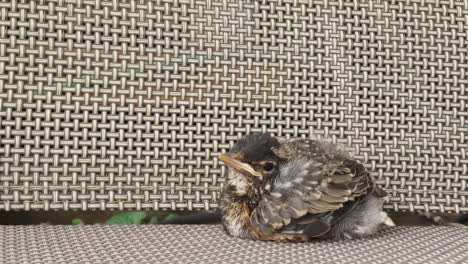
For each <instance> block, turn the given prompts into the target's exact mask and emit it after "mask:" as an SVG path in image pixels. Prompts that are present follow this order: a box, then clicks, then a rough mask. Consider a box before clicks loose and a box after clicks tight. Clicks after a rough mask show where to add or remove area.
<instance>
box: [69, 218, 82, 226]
mask: <svg viewBox="0 0 468 264" xmlns="http://www.w3.org/2000/svg"><path fill="white" fill-rule="evenodd" d="M84 224H85V222H84V221H83V220H81V219H80V218H75V219H73V220H72V225H84Z"/></svg>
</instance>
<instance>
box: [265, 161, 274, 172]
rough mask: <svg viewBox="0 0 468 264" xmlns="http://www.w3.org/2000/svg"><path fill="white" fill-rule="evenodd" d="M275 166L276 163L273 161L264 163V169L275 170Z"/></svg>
mask: <svg viewBox="0 0 468 264" xmlns="http://www.w3.org/2000/svg"><path fill="white" fill-rule="evenodd" d="M274 166H275V165H274V164H273V163H271V162H268V163H265V164H263V170H264V171H271V170H273V167H274Z"/></svg>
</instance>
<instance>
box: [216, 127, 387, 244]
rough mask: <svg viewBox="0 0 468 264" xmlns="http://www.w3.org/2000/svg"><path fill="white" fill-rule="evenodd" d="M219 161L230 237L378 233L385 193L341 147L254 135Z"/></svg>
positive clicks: (298, 237) (287, 238)
mask: <svg viewBox="0 0 468 264" xmlns="http://www.w3.org/2000/svg"><path fill="white" fill-rule="evenodd" d="M220 159H221V160H222V161H224V163H225V164H226V165H227V166H228V169H227V178H228V181H227V184H226V186H225V188H224V190H223V193H222V213H223V225H224V227H225V229H226V231H227V232H228V233H229V234H230V235H233V236H239V237H242V238H251V239H258V240H279V241H284V242H287V241H291V242H300V241H307V240H310V239H313V238H332V239H351V238H358V237H363V236H366V235H369V234H372V233H374V232H375V230H376V229H377V227H378V226H379V225H380V224H381V223H383V221H384V215H383V214H382V203H383V201H382V198H383V197H384V196H386V193H385V191H384V190H382V189H381V188H379V187H378V186H376V185H375V182H374V179H373V177H372V176H371V175H370V173H369V172H368V171H367V170H366V169H365V168H364V166H363V165H362V164H360V163H359V162H358V161H356V160H354V159H353V158H352V157H351V156H350V154H349V153H348V152H347V151H346V150H344V149H343V148H342V147H340V146H339V145H335V144H333V143H330V142H328V141H323V140H316V139H292V140H286V139H280V138H275V137H272V136H270V135H268V134H252V135H248V136H245V137H243V138H242V139H240V140H239V141H238V142H237V143H236V144H235V145H234V146H233V148H232V149H231V151H230V152H229V153H228V154H226V155H222V156H220Z"/></svg>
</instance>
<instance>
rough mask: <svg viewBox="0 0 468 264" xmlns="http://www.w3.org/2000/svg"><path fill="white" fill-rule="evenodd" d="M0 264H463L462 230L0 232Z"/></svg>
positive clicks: (467, 246) (467, 234)
mask: <svg viewBox="0 0 468 264" xmlns="http://www.w3.org/2000/svg"><path fill="white" fill-rule="evenodd" d="M0 237H1V240H0V243H1V249H0V250H1V251H0V253H1V254H0V258H1V259H0V260H1V261H0V262H1V263H256V262H257V263H314V264H318V263H466V262H467V261H468V231H467V230H466V229H462V228H457V227H394V228H385V229H383V230H381V232H380V233H379V234H377V235H375V236H372V237H369V238H367V239H361V240H355V241H344V242H343V241H342V242H333V241H319V242H311V243H302V244H283V243H279V242H259V241H249V240H242V239H238V238H232V237H229V236H227V235H226V234H225V233H224V232H223V230H222V228H221V226H219V225H211V226H210V225H146V226H78V227H77V226H1V227H0Z"/></svg>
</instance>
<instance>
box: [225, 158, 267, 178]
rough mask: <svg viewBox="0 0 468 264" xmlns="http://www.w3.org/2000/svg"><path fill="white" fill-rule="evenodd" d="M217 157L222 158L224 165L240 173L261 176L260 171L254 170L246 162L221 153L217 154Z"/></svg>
mask: <svg viewBox="0 0 468 264" xmlns="http://www.w3.org/2000/svg"><path fill="white" fill-rule="evenodd" d="M219 159H220V160H222V161H223V162H224V163H225V164H226V166H228V167H230V168H232V169H234V170H236V171H239V172H240V173H242V174H244V175H250V176H255V177H261V176H262V174H261V173H260V172H257V171H255V170H254V169H253V168H252V166H250V165H249V164H247V163H244V162H241V161H239V160H237V159H235V158H232V157H229V156H226V155H221V156H219Z"/></svg>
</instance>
